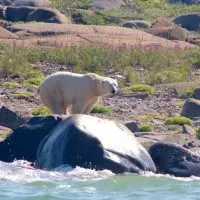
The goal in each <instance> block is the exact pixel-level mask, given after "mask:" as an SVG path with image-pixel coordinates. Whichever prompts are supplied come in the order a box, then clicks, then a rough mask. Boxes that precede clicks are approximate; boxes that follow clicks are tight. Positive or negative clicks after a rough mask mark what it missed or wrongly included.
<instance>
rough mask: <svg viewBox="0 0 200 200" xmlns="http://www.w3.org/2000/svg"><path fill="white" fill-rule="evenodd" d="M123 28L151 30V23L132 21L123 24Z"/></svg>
mask: <svg viewBox="0 0 200 200" xmlns="http://www.w3.org/2000/svg"><path fill="white" fill-rule="evenodd" d="M122 26H123V27H127V28H144V29H146V28H150V27H151V23H149V22H146V21H143V20H130V21H125V22H123V24H122Z"/></svg>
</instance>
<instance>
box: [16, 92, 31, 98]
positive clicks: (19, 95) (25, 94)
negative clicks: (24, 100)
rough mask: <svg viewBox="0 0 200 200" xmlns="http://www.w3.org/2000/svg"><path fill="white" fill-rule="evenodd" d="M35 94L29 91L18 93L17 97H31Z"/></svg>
mask: <svg viewBox="0 0 200 200" xmlns="http://www.w3.org/2000/svg"><path fill="white" fill-rule="evenodd" d="M32 94H33V93H32V92H29V91H16V92H15V95H16V96H18V97H28V96H31V95H32Z"/></svg>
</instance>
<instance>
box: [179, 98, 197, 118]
mask: <svg viewBox="0 0 200 200" xmlns="http://www.w3.org/2000/svg"><path fill="white" fill-rule="evenodd" d="M181 115H183V116H185V117H188V118H194V117H200V100H198V99H193V98H189V99H187V100H186V101H185V103H184V105H183V109H182V111H181Z"/></svg>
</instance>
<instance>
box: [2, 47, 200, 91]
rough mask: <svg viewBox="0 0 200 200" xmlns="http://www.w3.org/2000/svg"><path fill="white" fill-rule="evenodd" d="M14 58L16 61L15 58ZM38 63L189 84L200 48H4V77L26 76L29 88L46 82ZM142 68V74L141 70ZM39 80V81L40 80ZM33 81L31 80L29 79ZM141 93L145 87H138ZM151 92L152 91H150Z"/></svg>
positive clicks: (137, 79) (199, 58) (133, 79)
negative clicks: (43, 81) (169, 49)
mask: <svg viewBox="0 0 200 200" xmlns="http://www.w3.org/2000/svg"><path fill="white" fill-rule="evenodd" d="M11 58H12V59H11ZM38 62H42V63H52V64H55V65H63V66H67V67H69V66H70V67H71V70H72V71H73V72H78V73H87V72H94V73H98V74H105V73H107V71H108V69H111V70H113V71H114V72H120V73H122V74H124V77H125V80H124V81H123V82H124V83H126V82H127V83H134V84H136V83H137V84H140V83H144V84H148V85H154V84H163V83H174V82H184V81H185V82H187V81H188V80H189V79H190V78H191V72H192V71H193V70H194V68H198V67H199V66H200V51H199V48H197V49H192V50H186V51H166V50H159V51H158V50H146V51H143V50H139V49H137V50H134V49H108V48H104V47H100V46H93V45H92V46H87V47H86V46H85V47H66V48H53V47H52V48H47V47H46V48H45V47H43V48H38V49H37V51H36V50H35V49H33V48H15V49H13V48H11V47H8V46H0V74H4V75H6V76H11V75H14V74H18V75H20V76H23V77H24V79H25V80H26V81H25V83H26V84H27V85H31V86H33V85H34V86H35V85H38V83H39V82H40V81H41V80H42V78H40V77H41V72H40V71H38V70H37V69H36V68H34V67H33V66H36V65H37V63H38ZM138 68H139V69H141V71H140V70H139V71H138V70H137V69H138ZM38 77H39V78H38ZM29 78H30V79H29ZM137 87H138V88H137V90H142V89H144V86H143V85H142V86H137ZM147 91H150V93H151V91H152V90H151V89H147Z"/></svg>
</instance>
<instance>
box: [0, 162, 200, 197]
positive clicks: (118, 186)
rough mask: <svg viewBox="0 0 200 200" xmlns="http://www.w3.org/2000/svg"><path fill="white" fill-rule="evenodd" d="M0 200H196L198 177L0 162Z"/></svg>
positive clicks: (199, 180) (198, 185)
mask: <svg viewBox="0 0 200 200" xmlns="http://www.w3.org/2000/svg"><path fill="white" fill-rule="evenodd" d="M0 199H5V200H11V199H12V200H19V199H20V200H21V199H25V200H35V199H40V200H49V199H52V200H54V199H55V200H56V199H66V200H68V199H70V200H73V199H77V200H79V199H86V200H90V199H92V200H95V199H102V200H116V199H120V200H121V199H136V200H160V199H162V200H164V199H166V200H172V199H173V200H179V199H181V200H186V199H187V200H195V199H197V200H199V199H200V178H198V177H189V178H175V177H172V176H167V175H159V174H158V175H155V174H153V173H146V174H143V175H136V174H131V173H127V174H121V175H115V174H113V173H112V172H110V171H108V170H104V171H95V170H89V169H83V168H79V167H77V168H75V169H71V168H70V167H69V166H61V167H59V168H57V169H55V170H54V171H44V170H38V169H33V168H31V167H30V166H29V163H27V162H25V161H17V162H13V163H4V162H0Z"/></svg>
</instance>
